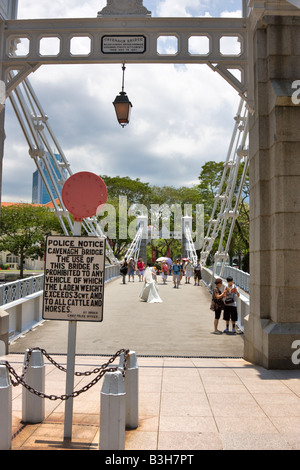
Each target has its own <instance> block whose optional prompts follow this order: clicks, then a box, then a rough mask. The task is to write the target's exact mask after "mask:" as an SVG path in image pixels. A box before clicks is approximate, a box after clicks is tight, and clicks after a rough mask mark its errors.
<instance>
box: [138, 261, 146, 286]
mask: <svg viewBox="0 0 300 470" xmlns="http://www.w3.org/2000/svg"><path fill="white" fill-rule="evenodd" d="M137 268H138V276H139V282H141V281H143V278H144V274H145V263H144V261H143V258H139V260H138V262H137Z"/></svg>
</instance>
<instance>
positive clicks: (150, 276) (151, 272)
mask: <svg viewBox="0 0 300 470" xmlns="http://www.w3.org/2000/svg"><path fill="white" fill-rule="evenodd" d="M144 279H145V284H144V287H143V289H142V292H141V293H140V298H141V299H142V300H145V302H148V303H150V304H152V303H161V302H162V300H161V298H160V297H159V295H158V292H157V288H156V285H155V284H156V279H157V277H156V272H155V269H154V268H153V267H151V266H150V265H148V266H147V269H146V271H145V275H144Z"/></svg>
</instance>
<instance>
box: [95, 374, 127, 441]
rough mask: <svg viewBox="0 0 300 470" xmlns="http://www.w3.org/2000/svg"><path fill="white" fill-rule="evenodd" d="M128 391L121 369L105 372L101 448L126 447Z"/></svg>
mask: <svg viewBox="0 0 300 470" xmlns="http://www.w3.org/2000/svg"><path fill="white" fill-rule="evenodd" d="M125 415H126V393H125V386H124V377H123V374H122V372H121V371H120V370H115V371H113V372H108V373H107V374H105V378H104V382H103V386H102V391H101V411H100V440H99V449H100V450H124V449H125Z"/></svg>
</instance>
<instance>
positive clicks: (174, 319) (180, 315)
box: [10, 279, 244, 357]
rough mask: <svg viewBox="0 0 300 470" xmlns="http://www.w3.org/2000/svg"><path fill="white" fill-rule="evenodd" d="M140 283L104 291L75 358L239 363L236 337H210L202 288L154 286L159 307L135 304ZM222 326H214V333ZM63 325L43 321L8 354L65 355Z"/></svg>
mask: <svg viewBox="0 0 300 470" xmlns="http://www.w3.org/2000/svg"><path fill="white" fill-rule="evenodd" d="M142 285H143V284H142V283H141V282H138V281H137V280H136V281H135V282H130V283H127V284H126V285H123V284H122V282H121V280H120V279H117V280H114V281H112V282H110V283H108V284H107V285H106V286H105V299H104V320H103V322H102V323H79V322H78V326H77V342H76V344H77V348H76V352H77V354H92V355H93V354H95V355H101V354H110V355H113V354H114V353H115V352H116V351H118V350H119V349H122V348H128V349H131V350H132V351H136V352H137V354H138V355H139V356H144V355H150V356H153V355H154V356H205V357H208V356H213V357H216V356H217V357H224V356H226V357H243V351H244V344H243V337H242V336H240V335H236V336H227V335H225V334H224V335H221V336H217V335H213V334H211V333H212V331H213V322H214V314H213V313H212V312H211V310H210V309H209V306H210V298H211V296H210V294H209V292H208V290H207V289H206V288H205V287H204V286H203V285H202V286H200V287H198V286H194V284H193V283H192V284H183V285H181V286H180V288H179V289H174V288H173V283H172V282H171V279H170V280H169V282H168V283H167V284H166V285H163V284H162V282H161V281H159V284H158V288H159V294H160V296H161V298H162V300H163V303H161V304H147V303H146V302H143V301H141V300H140V299H139V293H140V291H141V289H142ZM224 327H225V322H224V321H223V320H220V329H222V330H223V329H224ZM67 335H68V322H64V321H46V322H44V323H42V324H41V326H39V327H37V328H35V329H34V330H33V331H32V332H29V333H27V334H26V335H25V336H24V337H21V338H19V339H18V340H17V341H15V342H14V343H13V344H11V345H10V352H25V350H26V349H27V348H31V347H41V348H44V349H45V350H46V351H47V352H49V353H52V354H66V353H67Z"/></svg>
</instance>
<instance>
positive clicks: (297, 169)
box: [244, 2, 300, 369]
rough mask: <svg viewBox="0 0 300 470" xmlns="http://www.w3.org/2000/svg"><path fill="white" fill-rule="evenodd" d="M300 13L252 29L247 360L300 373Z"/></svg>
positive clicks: (267, 20)
mask: <svg viewBox="0 0 300 470" xmlns="http://www.w3.org/2000/svg"><path fill="white" fill-rule="evenodd" d="M250 3H251V2H250ZM253 3H255V2H253ZM264 3H265V4H268V3H272V2H264ZM279 3H280V4H284V5H285V6H286V5H288V3H287V2H278V4H279ZM273 4H274V2H273ZM292 8H293V7H291V9H292ZM299 15H300V10H299V9H296V8H295V10H294V12H292V13H290V14H288V12H287V11H286V10H285V11H284V14H281V13H280V12H279V13H278V14H274V12H273V11H272V14H271V15H270V10H267V11H265V12H264V15H262V16H261V18H260V19H259V20H258V22H257V25H256V28H255V30H254V32H253V59H254V60H253V66H254V68H253V70H254V82H253V90H254V96H253V102H254V114H253V115H252V116H251V120H250V145H249V149H250V185H251V189H250V208H251V210H250V212H251V214H250V217H251V222H250V279H251V281H250V315H249V317H248V319H247V321H246V323H245V355H244V357H245V359H246V360H249V361H251V362H254V363H256V364H260V365H262V366H264V367H266V368H270V369H274V368H279V369H293V368H299V365H296V364H293V361H292V354H293V352H294V350H293V348H292V345H293V342H294V340H299V339H300V276H299V273H300V104H298V105H297V104H294V103H293V101H292V93H293V91H295V90H293V89H292V84H293V82H294V81H295V80H300V16H299Z"/></svg>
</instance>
